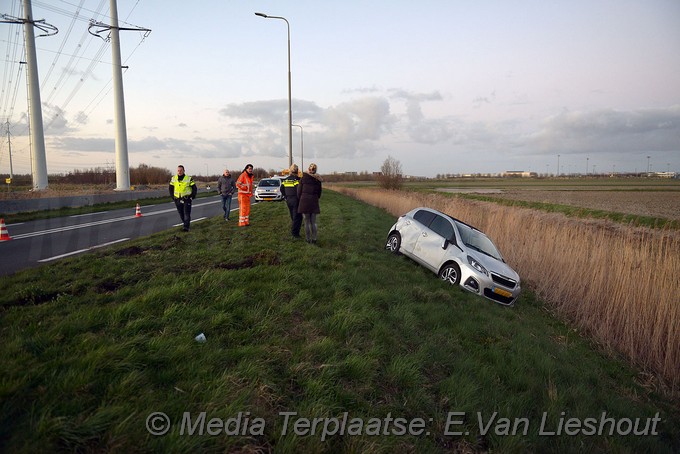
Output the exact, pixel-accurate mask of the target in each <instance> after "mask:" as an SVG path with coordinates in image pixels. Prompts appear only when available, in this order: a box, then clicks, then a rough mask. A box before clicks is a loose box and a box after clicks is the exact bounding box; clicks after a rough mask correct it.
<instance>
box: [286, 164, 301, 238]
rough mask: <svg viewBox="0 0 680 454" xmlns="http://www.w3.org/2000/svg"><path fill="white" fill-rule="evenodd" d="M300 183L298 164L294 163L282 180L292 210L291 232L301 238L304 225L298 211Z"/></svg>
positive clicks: (289, 207)
mask: <svg viewBox="0 0 680 454" xmlns="http://www.w3.org/2000/svg"><path fill="white" fill-rule="evenodd" d="M299 184H300V177H299V176H298V166H297V164H293V165H292V166H290V174H289V175H288V176H287V177H286V178H284V179H283V180H282V181H281V186H282V187H283V196H284V197H285V198H286V204H287V205H288V211H290V220H291V222H292V225H291V228H290V233H291V235H293V238H300V228H301V227H302V215H301V214H300V213H298V202H299V200H298V193H297V189H298V186H299Z"/></svg>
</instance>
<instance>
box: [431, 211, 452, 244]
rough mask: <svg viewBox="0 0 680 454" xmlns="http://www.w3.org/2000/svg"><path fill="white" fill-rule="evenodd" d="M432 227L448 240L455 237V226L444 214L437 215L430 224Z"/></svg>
mask: <svg viewBox="0 0 680 454" xmlns="http://www.w3.org/2000/svg"><path fill="white" fill-rule="evenodd" d="M430 229H431V230H432V231H434V232H435V233H437V234H439V235H440V236H441V237H442V238H446V239H447V240H453V239H454V234H453V226H452V225H451V223H450V222H449V221H448V220H446V219H445V218H443V217H442V216H439V215H435V218H434V220H433V221H432V223H431V224H430Z"/></svg>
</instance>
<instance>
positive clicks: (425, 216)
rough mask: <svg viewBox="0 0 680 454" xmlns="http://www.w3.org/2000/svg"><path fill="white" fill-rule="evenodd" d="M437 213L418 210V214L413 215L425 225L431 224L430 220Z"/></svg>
mask: <svg viewBox="0 0 680 454" xmlns="http://www.w3.org/2000/svg"><path fill="white" fill-rule="evenodd" d="M434 217H435V214H434V213H432V212H430V211H425V210H418V211H416V214H414V215H413V219H415V220H416V221H418V222H420V223H421V224H423V225H424V226H425V227H429V226H430V222H432V219H434Z"/></svg>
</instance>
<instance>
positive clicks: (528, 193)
mask: <svg viewBox="0 0 680 454" xmlns="http://www.w3.org/2000/svg"><path fill="white" fill-rule="evenodd" d="M487 195H489V196H491V197H496V198H503V199H510V200H523V201H527V202H542V203H552V204H558V205H571V206H578V207H583V208H590V209H594V210H605V211H614V212H617V213H629V214H636V215H640V216H652V217H657V218H665V219H676V220H680V192H679V191H583V190H579V191H573V190H572V191H540V190H514V189H512V190H505V191H503V192H502V193H501V194H487Z"/></svg>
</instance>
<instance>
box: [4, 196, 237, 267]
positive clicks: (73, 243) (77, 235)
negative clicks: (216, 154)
mask: <svg viewBox="0 0 680 454" xmlns="http://www.w3.org/2000/svg"><path fill="white" fill-rule="evenodd" d="M231 210H232V214H231V220H230V221H229V222H234V223H238V199H237V198H236V197H234V198H233V200H232V205H231ZM234 211H236V212H234ZM141 212H142V216H141V217H135V211H134V209H132V210H130V209H129V208H126V209H121V210H113V211H103V212H99V213H90V214H81V215H76V216H67V217H61V218H53V219H43V220H38V221H30V222H23V223H17V224H9V225H7V230H8V232H9V236H10V238H11V240H9V241H0V276H6V275H9V274H12V273H14V272H16V271H19V270H21V269H24V268H30V267H34V266H39V265H42V264H45V263H54V262H55V261H57V260H59V259H61V258H65V257H71V256H74V255H77V254H83V253H86V252H89V251H93V250H96V249H98V248H102V247H106V246H109V245H112V244H117V243H122V242H124V241H128V240H131V239H133V238H137V237H140V236H146V235H151V234H152V233H156V232H160V231H163V230H167V229H170V228H177V229H178V230H180V229H181V221H180V218H179V214H177V209H176V208H175V204H174V203H173V202H168V203H162V204H158V205H147V206H144V207H142V209H141ZM222 215H223V212H222V199H221V197H220V196H219V195H217V196H212V197H204V198H200V199H196V200H194V203H193V207H192V210H191V223H192V224H194V223H195V222H201V221H202V220H204V219H207V218H210V217H213V216H222ZM189 234H191V233H189Z"/></svg>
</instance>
